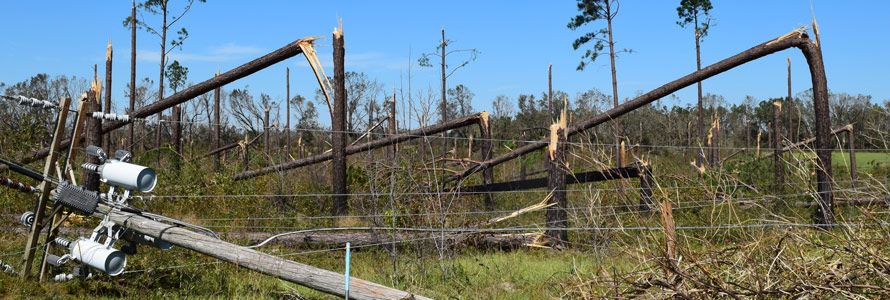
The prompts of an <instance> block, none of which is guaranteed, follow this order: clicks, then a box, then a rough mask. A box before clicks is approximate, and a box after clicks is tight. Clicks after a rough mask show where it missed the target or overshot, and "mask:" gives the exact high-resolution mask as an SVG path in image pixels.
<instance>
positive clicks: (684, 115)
mask: <svg viewBox="0 0 890 300" xmlns="http://www.w3.org/2000/svg"><path fill="white" fill-rule="evenodd" d="M346 81H347V82H346V88H347V91H348V92H347V93H348V96H347V115H348V118H347V131H349V133H350V136H351V137H352V138H353V139H354V138H358V137H359V136H362V135H363V134H364V133H365V132H366V131H368V130H369V128H371V127H374V126H376V128H373V130H371V132H372V134H377V135H382V134H385V128H386V126H380V125H381V123H384V122H386V121H387V120H388V118H389V113H390V112H391V109H392V107H391V106H392V105H396V111H397V117H396V119H397V120H398V124H399V128H400V129H407V128H409V127H411V128H416V127H418V126H424V125H429V124H433V123H436V122H439V121H440V120H439V118H440V117H438V116H441V115H442V113H441V109H442V106H440V105H437V103H438V102H437V101H438V97H437V95H436V93H435V91H433V90H431V89H430V90H429V91H415V93H414V95H409V94H410V92H407V91H391V92H387V91H384V88H383V85H382V84H380V83H379V82H378V81H376V80H374V79H372V78H370V77H368V76H367V75H366V74H364V73H358V72H349V73H347V75H346ZM89 82H90V80H88V79H87V78H83V77H77V76H70V77H69V76H64V75H61V76H55V77H51V76H49V75H47V74H37V75H35V76H32V77H31V78H29V79H27V80H25V81H22V82H19V83H15V84H12V85H6V84H3V83H0V89H2V90H3V91H4V93H5V94H6V95H22V96H26V97H32V98H37V99H47V100H50V101H57V100H58V99H59V98H60V97H62V96H69V97H71V98H72V99H75V100H76V99H77V97H79V95H80V94H81V93H83V92H85V91H86V90H88V89H89V86H90V85H89ZM154 86H155V83H154V81H153V80H151V79H149V78H145V79H143V80H141V81H140V82H139V83H138V84H137V87H136V95H135V96H136V97H135V99H136V107H137V108H138V107H141V106H144V105H146V104H149V103H150V102H151V101H154V100H155V99H156V98H157V94H156V92H153V91H154V90H155V89H154ZM129 90H130V89H129V85H127V88H126V89H124V91H125V97H127V98H129V97H130V95H129ZM393 98H396V99H395V102H394V101H393ZM212 99H213V95H212V93H208V94H205V95H202V96H200V97H198V98H196V99H193V100H191V101H189V102H187V103H186V105H184V106H183V108H182V109H183V116H184V118H183V119H182V121H181V122H182V123H183V124H182V125H183V137H182V138H183V139H184V140H183V141H182V142H183V144H184V145H185V146H184V150H185V151H186V152H188V153H187V154H188V155H191V156H197V155H201V154H202V153H205V152H207V151H210V150H211V149H212V148H213V145H212V144H211V139H209V138H208V137H211V136H212V130H213V127H212V126H211V125H212V120H213V115H212V114H213V109H214V108H213V100H212ZM221 99H222V100H221V106H222V107H221V108H220V111H221V112H222V117H221V123H222V126H221V140H222V143H223V144H229V143H232V142H236V141H248V140H249V139H252V138H254V137H256V136H257V135H261V134H264V133H267V132H268V133H269V138H268V139H263V140H262V143H259V144H260V145H258V146H257V147H260V148H264V149H265V148H268V150H272V151H280V150H276V149H280V148H283V147H284V146H286V145H287V140H286V139H285V136H286V135H285V132H286V131H287V130H288V127H287V117H288V114H287V103H286V102H284V101H283V100H282V99H273V98H272V97H271V96H269V95H268V94H265V93H262V92H257V91H254V90H252V89H251V88H250V87H249V86H244V87H239V88H231V89H222V92H221ZM447 99H448V101H447V103H448V105H447V106H446V109H448V110H449V111H448V113H447V115H448V116H463V115H468V114H471V113H473V112H476V111H477V109H475V108H474V106H473V103H474V102H476V103H479V102H480V100H479V99H475V95H474V93H473V92H472V91H471V90H470V88H469V87H467V86H465V85H462V84H459V85H456V86H454V87H453V88H450V89H448V90H447ZM811 99H812V94H811V91H809V90H807V91H804V92H801V93H799V94H797V95H795V96H794V97H793V98H792V99H786V98H785V97H777V98H769V99H756V98H754V97H751V96H748V97H746V98H745V99H741V101H732V100H727V99H725V98H724V97H723V96H720V95H716V94H706V95H704V97H703V102H704V107H705V115H706V116H709V118H710V122H706V124H711V127H716V126H717V124H718V123H719V128H720V129H719V132H720V133H719V138H720V146H721V147H751V148H753V147H757V146H758V141H759V146H760V147H762V148H765V147H772V145H770V144H769V141H770V140H771V139H770V138H769V137H770V136H771V134H772V133H771V130H770V128H771V126H772V125H771V124H772V122H773V118H774V108H775V107H776V105H775V103H776V102H778V103H781V107H782V112H781V124H782V130H783V133H782V134H783V136H784V137H785V139H786V140H790V141H799V140H803V139H806V138H808V137H811V136H813V135H814V132H813V131H814V128H815V127H814V124H813V119H812V118H813V115H814V114H813V107H812V100H811ZM409 101H410V102H409ZM482 101H484V100H482ZM564 101H565V102H566V103H567V104H568V116H569V119H570V120H569V121H570V122H572V121H574V120H581V119H586V118H589V117H591V116H594V115H597V114H600V113H602V112H604V111H606V110H608V109H609V108H611V107H612V97H611V95H609V94H606V93H603V92H601V91H599V90H597V89H591V90H589V91H585V92H582V93H578V94H577V95H569V94H567V93H565V92H562V91H554V92H553V95H552V96H550V95H549V94H547V93H546V92H543V93H541V94H538V95H535V94H520V95H516V96H515V97H510V96H506V95H501V96H497V97H495V99H492V100H491V109H490V113H491V126H492V132H493V138H495V139H498V140H503V141H509V140H515V141H517V142H516V143H521V142H520V141H528V140H538V139H540V138H542V137H544V136H545V135H546V128H548V126H549V124H550V123H551V122H552V120H553V119H554V118H555V117H557V115H558V110H559V109H560V108H562V107H563V102H564ZM118 102H121V103H122V102H125V101H118ZM289 102H290V110H291V111H290V127H289V129H290V133H291V145H290V149H292V151H291V154H292V155H294V156H305V155H310V154H312V153H320V152H323V151H325V150H327V149H328V148H329V147H330V146H329V139H330V134H329V132H327V131H328V130H329V128H328V126H326V125H324V124H325V123H327V122H326V121H327V120H328V118H329V117H328V115H327V107H326V102H325V100H324V98H323V95H322V94H321V92H320V91H319V90H316V91H315V93H314V95H313V96H312V99H308V98H307V97H305V96H303V95H294V96H293V97H291V99H289ZM113 103H114V102H113ZM830 103H831V120H832V122H833V124H832V127H833V128H836V127H840V126H843V125H846V124H853V126H854V127H855V128H856V130H855V132H856V135H857V137H856V141H855V142H856V144H857V145H856V147H857V148H858V149H870V148H883V149H886V148H887V136H886V135H887V134H888V133H890V122H886V121H885V120H886V119H887V118H888V117H890V101H888V100H884V101H877V100H875V99H873V98H872V97H871V96H869V95H862V94H848V93H831V94H830ZM0 108H2V110H0V122H3V129H2V131H3V132H2V133H3V134H2V137H0V147H2V150H3V152H4V155H15V156H17V157H21V156H24V155H27V154H28V153H30V151H32V150H33V149H37V148H40V147H44V146H46V144H47V143H48V142H49V140H50V138H51V136H50V131H51V128H52V124H53V122H54V120H53V116H54V114H53V113H52V112H50V111H46V110H39V109H35V108H30V107H25V106H20V105H18V104H16V103H14V102H11V101H4V102H0ZM111 111H113V112H118V113H125V112H126V108H125V107H112V109H111ZM696 120H697V119H696V108H695V106H694V102H693V101H681V99H679V98H677V97H674V96H672V97H669V98H667V99H662V100H660V101H658V102H655V103H653V104H652V105H648V106H646V107H644V108H641V109H638V110H636V111H634V112H632V113H630V114H628V115H626V116H624V117H622V118H620V119H619V120H617V122H620V126H618V127H617V128H621V131H622V134H621V139H622V140H624V141H625V142H626V143H627V144H629V145H635V144H639V145H643V146H647V145H657V146H676V147H689V146H691V147H698V146H702V145H696V143H698V142H697V139H696V128H695V122H696ZM171 122H172V120H170V119H169V118H168V117H165V118H164V119H163V120H161V122H160V123H158V121H157V119H156V118H154V117H153V118H149V119H147V120H137V122H136V124H137V126H136V134H135V138H134V140H133V141H128V140H127V136H126V133H124V131H120V132H117V133H116V134H113V135H112V136H111V138H112V141H113V144H114V145H115V146H116V147H126V148H131V149H133V150H136V151H137V152H138V151H148V150H151V149H157V148H161V149H170V147H169V144H170V142H171V138H172V132H171V127H172V126H170V124H171ZM158 124H160V126H158ZM158 130H161V135H162V144H161V145H157V142H156V141H155V139H154V138H152V137H155V136H156V134H157V131H158ZM471 131H472V130H470V132H468V131H466V130H457V131H454V132H452V133H451V134H452V135H456V136H467V135H470V134H472V132H471ZM588 136H589V137H590V139H591V141H592V142H594V143H598V144H603V145H606V144H612V143H613V141H614V131H613V127H612V126H608V125H605V126H600V127H598V128H597V129H596V130H592V131H591V132H589V135H588ZM13 153H14V154H13ZM267 153H268V151H267ZM180 155H186V153H180Z"/></svg>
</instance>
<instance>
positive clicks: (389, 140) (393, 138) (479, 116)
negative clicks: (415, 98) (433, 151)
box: [232, 112, 488, 181]
mask: <svg viewBox="0 0 890 300" xmlns="http://www.w3.org/2000/svg"><path fill="white" fill-rule="evenodd" d="M480 122H484V124H485V126H488V113H487V112H480V113H475V114H472V115H469V116H466V117H463V118H459V119H454V120H449V121H447V122H444V123H439V124H435V125H430V126H427V127H422V128H418V129H414V130H411V131H408V132H404V133H400V134H394V135H390V136H388V137H385V138H382V139H377V140H373V141H370V142H367V143H363V144H358V145H353V146H349V147H346V155H352V154H356V153H359V152H363V151H370V150H374V149H377V148H382V147H386V146H390V145H394V144H398V143H402V142H406V141H410V140H413V139H418V138H422V137H425V136H430V135H435V134H438V133H440V132H444V131H447V130H451V129H455V128H461V127H465V126H469V125H472V124H479V123H480ZM332 157H333V154H332V153H331V152H325V153H322V154H318V155H315V156H310V157H306V158H301V159H297V160H292V161H289V162H286V163H283V164H278V165H274V166H268V167H265V168H262V169H258V170H252V171H247V172H241V173H238V174H235V176H234V177H232V179H234V180H235V181H238V180H244V179H248V178H253V177H257V176H262V175H266V174H269V173H273V172H280V171H286V170H290V169H295V168H299V167H304V166H309V165H313V164H317V163H321V162H325V161H328V160H331V158H332Z"/></svg>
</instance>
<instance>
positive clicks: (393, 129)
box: [387, 89, 399, 163]
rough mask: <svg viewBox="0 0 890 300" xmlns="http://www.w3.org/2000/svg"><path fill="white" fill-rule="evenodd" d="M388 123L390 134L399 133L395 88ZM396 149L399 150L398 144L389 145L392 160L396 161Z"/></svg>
mask: <svg viewBox="0 0 890 300" xmlns="http://www.w3.org/2000/svg"><path fill="white" fill-rule="evenodd" d="M387 125H388V126H389V130H388V131H389V136H394V135H396V134H397V133H398V128H399V125H398V123H396V90H395V89H393V90H392V102H390V106H389V122H387ZM396 151H399V150H398V146H397V144H392V146H390V147H389V159H390V162H393V163H395V161H394V160H395V158H396Z"/></svg>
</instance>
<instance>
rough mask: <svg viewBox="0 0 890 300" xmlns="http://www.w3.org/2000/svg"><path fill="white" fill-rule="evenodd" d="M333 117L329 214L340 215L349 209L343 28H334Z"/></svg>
mask: <svg viewBox="0 0 890 300" xmlns="http://www.w3.org/2000/svg"><path fill="white" fill-rule="evenodd" d="M333 36H334V39H333V40H334V119H333V120H331V123H332V124H331V130H332V131H333V133H332V135H333V142H332V143H331V146H332V148H333V151H332V154H333V160H332V163H331V175H332V176H331V180H332V181H333V182H331V193H332V194H334V196H333V198H332V199H331V200H332V203H331V204H332V205H331V215H334V216H342V215H345V214H346V213H347V211H348V210H349V199H348V197H347V193H348V190H347V186H346V71H345V57H346V48H345V46H344V41H343V28H342V27H338V28H337V29H336V30H334V33H333Z"/></svg>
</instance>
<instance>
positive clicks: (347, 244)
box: [345, 242, 349, 300]
mask: <svg viewBox="0 0 890 300" xmlns="http://www.w3.org/2000/svg"><path fill="white" fill-rule="evenodd" d="M345 276H346V293H345V294H346V300H349V242H346V274H345Z"/></svg>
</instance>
